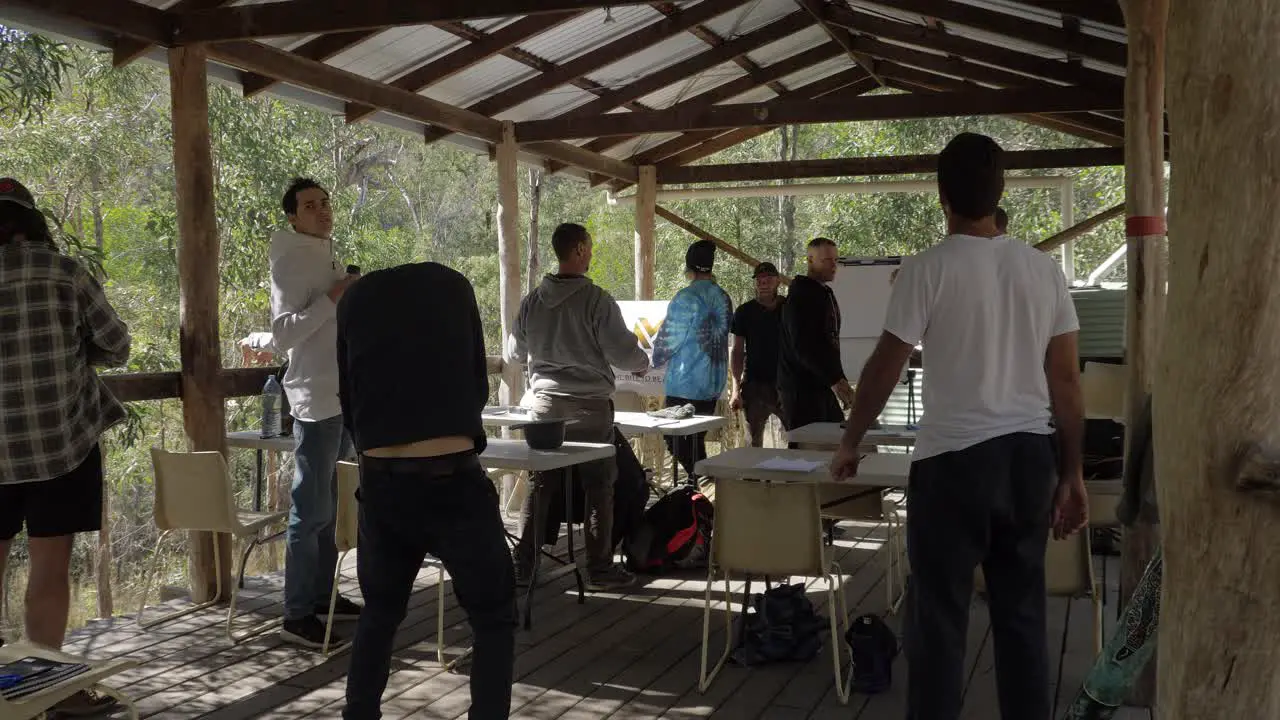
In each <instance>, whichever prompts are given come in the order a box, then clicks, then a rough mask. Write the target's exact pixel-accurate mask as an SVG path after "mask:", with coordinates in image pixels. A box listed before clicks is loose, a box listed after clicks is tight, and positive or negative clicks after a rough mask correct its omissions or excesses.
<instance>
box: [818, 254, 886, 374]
mask: <svg viewBox="0 0 1280 720" xmlns="http://www.w3.org/2000/svg"><path fill="white" fill-rule="evenodd" d="M901 265H902V258H901V257H882V258H840V268H839V270H837V271H836V279H835V280H833V281H832V282H831V290H832V292H834V293H835V295H836V305H838V306H839V308H840V337H841V339H844V338H871V339H873V340H874V339H876V338H879V337H880V333H881V332H882V331H883V330H884V316H885V313H886V312H888V310H889V292H890V291H891V290H892V288H893V274H894V273H895V272H896V271H897V270H898V268H899V267H900V266H901ZM841 344H842V345H843V344H844V343H843V342H842V343H841ZM873 345H874V343H873ZM863 360H864V361H865V358H863ZM851 369H854V368H850V367H848V366H846V367H845V372H848V371H849V370H851ZM857 369H858V370H861V369H862V365H861V363H859V365H858V367H857ZM855 377H856V375H855Z"/></svg>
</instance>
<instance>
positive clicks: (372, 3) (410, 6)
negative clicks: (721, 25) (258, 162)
mask: <svg viewBox="0 0 1280 720" xmlns="http://www.w3.org/2000/svg"><path fill="white" fill-rule="evenodd" d="M64 1H65V0H64ZM650 1H651V0H607V1H605V0H432V1H431V2H406V1H405V0H362V1H361V2H353V1H352V0H277V2H268V3H263V4H259V5H238V6H235V7H224V8H217V9H211V10H200V11H193V12H179V13H175V14H173V15H172V16H170V18H171V26H172V35H173V39H174V42H176V43H179V44H187V43H196V42H220V41H226V40H246V39H249V38H257V37H272V36H280V35H306V34H312V33H333V32H346V31H349V30H372V29H374V28H382V27H395V26H401V25H428V24H431V23H437V22H447V21H462V20H473V19H478V18H497V17H511V16H516V15H538V14H542V13H556V12H565V11H572V12H581V11H584V10H594V9H597V8H601V7H605V6H611V7H618V6H620V5H645V4H648V2H650Z"/></svg>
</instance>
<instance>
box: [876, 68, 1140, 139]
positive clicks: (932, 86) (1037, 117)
mask: <svg viewBox="0 0 1280 720" xmlns="http://www.w3.org/2000/svg"><path fill="white" fill-rule="evenodd" d="M884 72H885V76H886V77H887V78H888V81H889V86H890V87H893V88H896V89H899V90H905V91H907V92H913V93H925V94H939V95H945V94H948V93H957V92H966V91H969V90H971V89H973V88H974V87H977V86H975V85H973V84H972V83H969V82H967V81H964V80H956V79H955V78H952V77H947V76H945V75H939V74H937V73H933V72H928V71H925V70H920V69H917V68H912V67H906V66H903V65H899V64H897V63H889V62H886V63H885V65H884ZM1010 116H1011V117H1013V118H1014V119H1016V120H1020V121H1022V122H1025V123H1029V124H1031V125H1038V126H1040V127H1046V128H1049V129H1051V130H1056V131H1058V132H1062V133H1067V134H1069V135H1075V136H1077V137H1082V138H1085V139H1086V140H1092V141H1093V142H1098V143H1102V144H1104V145H1120V144H1122V143H1123V141H1124V123H1123V122H1120V121H1116V120H1111V119H1109V118H1105V117H1100V116H1095V115H1090V114H1086V113H1056V114H1041V113H1010Z"/></svg>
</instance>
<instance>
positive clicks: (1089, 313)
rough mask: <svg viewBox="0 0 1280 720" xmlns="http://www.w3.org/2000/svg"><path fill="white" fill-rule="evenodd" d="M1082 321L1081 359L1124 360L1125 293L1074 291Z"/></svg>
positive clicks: (1073, 297)
mask: <svg viewBox="0 0 1280 720" xmlns="http://www.w3.org/2000/svg"><path fill="white" fill-rule="evenodd" d="M1071 299H1072V300H1073V301H1074V302H1075V306H1076V315H1077V316H1078V317H1079V319H1080V341H1079V342H1080V357H1082V358H1117V359H1123V358H1124V349H1125V323H1126V317H1127V315H1126V313H1127V309H1126V307H1125V291H1124V290H1106V289H1102V288H1079V289H1074V290H1072V291H1071Z"/></svg>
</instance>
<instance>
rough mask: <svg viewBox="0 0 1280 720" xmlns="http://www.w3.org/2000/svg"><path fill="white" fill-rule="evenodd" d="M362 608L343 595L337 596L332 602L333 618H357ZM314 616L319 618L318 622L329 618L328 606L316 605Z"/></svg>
mask: <svg viewBox="0 0 1280 720" xmlns="http://www.w3.org/2000/svg"><path fill="white" fill-rule="evenodd" d="M363 609H364V608H362V607H360V606H359V605H357V604H356V603H354V602H352V601H351V600H350V599H349V598H347V597H346V596H343V595H339V596H338V601H337V602H335V603H334V604H333V619H334V620H359V619H360V611H361V610H363ZM316 617H318V618H320V622H324V621H325V620H328V619H329V606H328V605H320V606H318V607H316Z"/></svg>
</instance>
